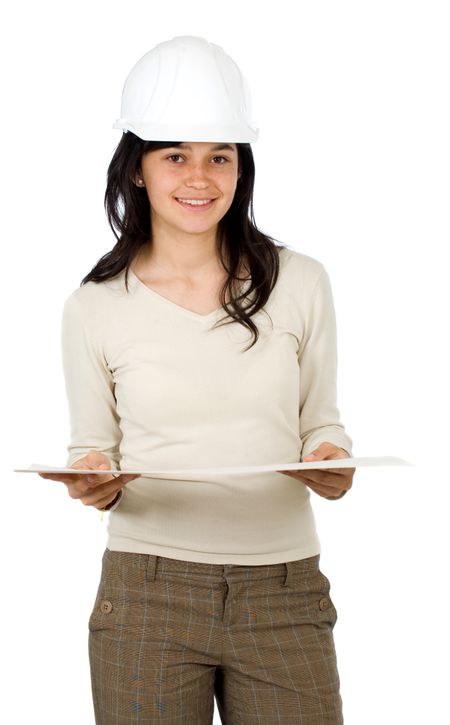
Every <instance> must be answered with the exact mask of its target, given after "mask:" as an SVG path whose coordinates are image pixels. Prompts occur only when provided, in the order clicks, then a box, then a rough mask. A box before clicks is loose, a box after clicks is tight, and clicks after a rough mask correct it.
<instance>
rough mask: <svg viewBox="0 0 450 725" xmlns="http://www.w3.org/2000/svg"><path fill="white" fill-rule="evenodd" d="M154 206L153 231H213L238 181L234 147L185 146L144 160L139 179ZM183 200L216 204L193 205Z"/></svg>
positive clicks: (200, 142)
mask: <svg viewBox="0 0 450 725" xmlns="http://www.w3.org/2000/svg"><path fill="white" fill-rule="evenodd" d="M139 177H140V178H142V179H143V180H144V182H145V186H146V189H147V194H148V198H149V201H150V205H151V221H152V227H153V228H155V225H156V226H157V225H158V224H163V225H168V226H170V227H176V228H177V230H183V231H185V232H188V233H194V234H195V233H197V234H198V233H201V232H206V231H208V230H211V229H214V228H215V227H216V226H217V224H218V222H219V221H220V220H221V219H222V217H223V216H224V215H225V214H226V212H227V211H228V209H229V208H230V206H231V204H232V201H233V198H234V193H235V190H236V185H237V180H238V152H237V145H236V144H235V143H230V144H223V143H208V142H203V141H197V142H186V143H183V144H181V146H174V147H171V148H165V149H157V150H155V151H150V152H148V153H147V154H145V155H144V157H143V158H142V164H141V173H140V175H139ZM179 199H183V200H206V199H209V200H212V201H210V202H209V203H208V204H205V205H201V204H196V205H190V204H188V203H186V202H184V203H183V201H179Z"/></svg>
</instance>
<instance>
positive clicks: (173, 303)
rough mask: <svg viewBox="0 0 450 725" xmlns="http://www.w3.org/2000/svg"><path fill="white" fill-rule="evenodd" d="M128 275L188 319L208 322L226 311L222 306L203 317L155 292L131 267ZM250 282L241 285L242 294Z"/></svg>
mask: <svg viewBox="0 0 450 725" xmlns="http://www.w3.org/2000/svg"><path fill="white" fill-rule="evenodd" d="M128 273H129V274H130V275H131V276H132V277H133V279H134V280H135V281H136V283H137V284H138V286H139V287H140V288H144V290H145V291H146V292H147V293H148V294H150V295H151V296H153V297H154V298H155V299H159V300H160V301H161V302H163V303H165V304H167V305H170V307H173V308H175V309H177V310H179V311H180V312H181V313H183V314H185V315H187V316H188V317H191V318H192V319H195V320H202V321H206V320H209V319H212V318H213V317H215V316H216V315H217V314H218V313H219V312H220V311H223V312H225V310H224V308H223V307H222V306H220V307H217V308H216V309H215V310H213V311H212V312H208V314H206V315H203V314H201V313H200V312H194V310H189V309H188V308H187V307H183V306H182V305H179V304H177V303H176V302H173V301H172V300H169V298H168V297H164V295H161V294H160V293H159V292H157V291H156V290H154V289H153V288H152V287H149V286H148V284H146V283H145V282H143V281H142V280H141V279H140V277H138V276H137V274H136V273H135V272H134V271H133V270H132V268H131V267H129V268H128ZM248 281H249V280H245V281H244V283H243V284H242V285H241V287H240V289H239V292H242V290H243V287H244V285H245V283H246V282H248Z"/></svg>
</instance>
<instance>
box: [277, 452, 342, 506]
mask: <svg viewBox="0 0 450 725" xmlns="http://www.w3.org/2000/svg"><path fill="white" fill-rule="evenodd" d="M336 458H349V455H348V453H347V451H344V449H343V448H338V447H337V446H335V445H334V443H321V444H320V446H319V447H318V448H316V449H315V450H314V451H312V452H311V453H308V455H307V456H304V457H303V462H304V463H309V462H310V461H326V460H333V459H336ZM355 471H356V468H326V469H324V468H311V469H306V470H302V471H278V473H284V475H285V476H291V477H292V478H296V479H298V480H301V481H302V482H303V483H306V485H307V486H309V487H310V488H311V489H312V490H313V491H314V492H315V493H317V494H319V496H323V497H325V498H340V497H341V496H343V495H344V494H345V493H346V492H347V491H348V490H349V489H350V488H351V487H352V482H353V476H354V473H355Z"/></svg>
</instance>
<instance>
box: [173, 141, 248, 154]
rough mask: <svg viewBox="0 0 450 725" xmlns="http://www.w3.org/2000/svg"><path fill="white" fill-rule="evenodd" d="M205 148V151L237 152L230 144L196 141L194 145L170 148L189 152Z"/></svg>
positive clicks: (182, 144) (184, 144)
mask: <svg viewBox="0 0 450 725" xmlns="http://www.w3.org/2000/svg"><path fill="white" fill-rule="evenodd" d="M196 147H197V148H199V149H201V148H203V149H204V150H205V151H232V152H236V148H235V146H232V145H231V144H229V143H217V144H210V143H207V142H205V141H196V142H194V143H186V142H184V141H183V142H182V143H179V144H177V146H169V148H182V149H186V150H187V151H192V150H193V149H195V148H196Z"/></svg>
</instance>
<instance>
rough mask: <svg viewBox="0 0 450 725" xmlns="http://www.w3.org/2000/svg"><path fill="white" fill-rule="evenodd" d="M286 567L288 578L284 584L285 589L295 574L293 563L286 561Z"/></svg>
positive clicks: (286, 577)
mask: <svg viewBox="0 0 450 725" xmlns="http://www.w3.org/2000/svg"><path fill="white" fill-rule="evenodd" d="M284 566H285V567H286V576H285V578H284V582H283V584H282V586H283V587H288V586H289V584H290V582H291V577H292V576H293V574H294V566H293V562H292V561H285V563H284Z"/></svg>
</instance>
